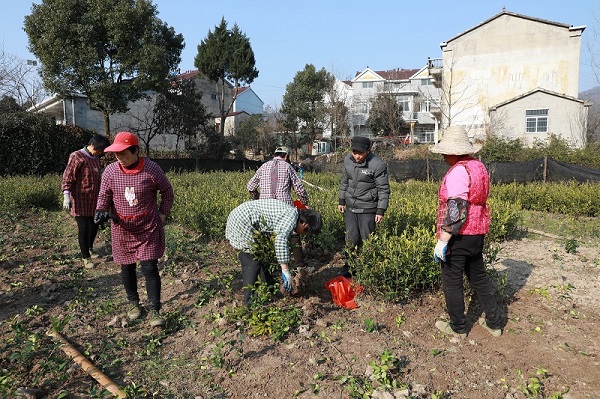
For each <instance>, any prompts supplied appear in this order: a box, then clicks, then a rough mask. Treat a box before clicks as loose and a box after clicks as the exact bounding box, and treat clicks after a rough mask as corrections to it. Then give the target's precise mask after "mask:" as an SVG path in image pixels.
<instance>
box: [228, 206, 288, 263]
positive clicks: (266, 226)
mask: <svg viewBox="0 0 600 399" xmlns="http://www.w3.org/2000/svg"><path fill="white" fill-rule="evenodd" d="M297 222H298V210H297V209H296V208H294V207H293V206H290V205H287V204H285V203H284V202H282V201H279V200H276V199H259V200H255V201H246V202H244V203H242V204H241V205H239V206H237V207H236V208H235V209H234V210H233V211H231V213H230V214H229V217H228V218H227V225H226V227H225V238H227V240H229V243H230V244H231V246H232V247H234V248H235V249H237V250H239V251H244V252H249V253H251V252H252V244H253V243H254V232H255V231H261V232H272V233H275V256H276V257H277V262H279V264H283V263H289V261H290V246H289V243H288V239H289V237H290V235H291V234H292V232H293V231H294V229H295V228H296V223H297Z"/></svg>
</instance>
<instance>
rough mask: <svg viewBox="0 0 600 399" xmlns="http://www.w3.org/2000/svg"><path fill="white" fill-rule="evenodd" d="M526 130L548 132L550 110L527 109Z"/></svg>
mask: <svg viewBox="0 0 600 399" xmlns="http://www.w3.org/2000/svg"><path fill="white" fill-rule="evenodd" d="M525 131H526V132H527V133H547V132H548V110H547V109H528V110H525Z"/></svg>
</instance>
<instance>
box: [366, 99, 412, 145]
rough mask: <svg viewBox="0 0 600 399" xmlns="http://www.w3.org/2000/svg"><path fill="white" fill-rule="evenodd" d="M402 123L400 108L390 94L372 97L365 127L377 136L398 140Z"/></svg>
mask: <svg viewBox="0 0 600 399" xmlns="http://www.w3.org/2000/svg"><path fill="white" fill-rule="evenodd" d="M403 124H404V121H403V119H402V107H401V106H400V104H398V101H397V100H396V96H394V95H393V94H392V93H379V94H377V95H376V96H375V97H373V99H372V101H371V107H370V111H369V118H368V119H367V127H368V128H369V129H371V130H372V131H373V133H374V134H376V135H378V136H392V137H395V138H398V136H399V133H400V129H401V128H402V125H403Z"/></svg>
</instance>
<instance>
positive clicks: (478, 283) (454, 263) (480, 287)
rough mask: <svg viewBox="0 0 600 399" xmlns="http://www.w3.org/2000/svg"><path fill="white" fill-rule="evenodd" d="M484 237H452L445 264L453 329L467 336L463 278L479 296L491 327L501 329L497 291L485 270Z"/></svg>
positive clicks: (447, 294) (443, 279)
mask: <svg viewBox="0 0 600 399" xmlns="http://www.w3.org/2000/svg"><path fill="white" fill-rule="evenodd" d="M483 240H484V236H483V235H477V236H463V235H459V236H452V238H451V239H450V242H449V243H448V253H447V254H446V262H444V263H442V284H443V286H444V296H445V298H446V308H447V309H448V315H449V316H450V326H451V327H452V329H453V330H454V331H456V332H458V333H464V332H467V320H466V317H465V298H464V287H463V274H464V275H466V276H467V278H468V279H469V283H470V284H471V286H472V287H473V290H474V291H475V293H476V294H477V299H478V300H479V303H480V304H481V307H482V308H483V311H484V313H485V318H486V322H487V325H488V327H490V328H500V327H501V323H502V320H501V315H500V308H499V306H498V303H497V301H496V295H495V292H494V287H493V286H492V283H491V281H490V278H489V277H488V275H487V274H486V272H485V269H484V266H483V253H482V251H483Z"/></svg>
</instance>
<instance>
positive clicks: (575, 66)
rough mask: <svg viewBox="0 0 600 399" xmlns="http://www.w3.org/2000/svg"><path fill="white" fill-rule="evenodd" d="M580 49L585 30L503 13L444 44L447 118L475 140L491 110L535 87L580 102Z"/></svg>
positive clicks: (483, 128)
mask: <svg viewBox="0 0 600 399" xmlns="http://www.w3.org/2000/svg"><path fill="white" fill-rule="evenodd" d="M580 47H581V30H570V29H569V27H568V25H563V24H556V23H550V22H547V21H541V20H536V19H532V18H526V17H522V16H521V17H519V16H516V15H514V14H506V13H501V14H499V16H497V17H496V18H493V19H491V20H489V21H488V22H486V23H483V24H481V25H479V26H477V27H475V28H473V29H472V30H470V31H467V32H466V33H464V34H462V35H459V36H457V37H455V38H454V39H451V40H450V41H449V42H448V43H447V44H446V45H444V44H442V51H443V53H442V58H443V83H442V84H443V89H444V91H445V104H444V113H445V114H446V115H450V118H451V119H452V121H451V124H460V125H465V126H467V128H468V130H470V135H475V134H477V133H484V132H485V124H486V123H487V110H488V109H489V108H490V107H492V106H494V105H497V104H500V103H502V102H504V101H507V100H509V99H511V98H514V97H516V96H519V95H521V94H523V93H526V92H529V91H531V90H533V89H535V88H544V89H547V90H551V91H554V92H558V93H561V94H565V95H568V96H572V97H577V96H578V90H579V86H578V84H579V58H580ZM447 122H448V121H444V126H446V125H447V124H448V123H447Z"/></svg>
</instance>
